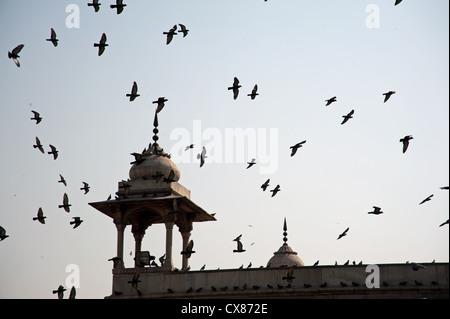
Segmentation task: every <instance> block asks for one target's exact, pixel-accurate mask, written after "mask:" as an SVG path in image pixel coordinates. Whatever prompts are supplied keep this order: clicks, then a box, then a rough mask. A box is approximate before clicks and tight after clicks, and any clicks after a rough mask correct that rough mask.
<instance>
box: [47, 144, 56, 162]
mask: <svg viewBox="0 0 450 319" xmlns="http://www.w3.org/2000/svg"><path fill="white" fill-rule="evenodd" d="M49 146H50V148H51V151H50V152H47V154H52V155H53V159H54V160H56V159H57V158H58V150H57V149H56V147H54V146H53V145H51V144H50V145H49Z"/></svg>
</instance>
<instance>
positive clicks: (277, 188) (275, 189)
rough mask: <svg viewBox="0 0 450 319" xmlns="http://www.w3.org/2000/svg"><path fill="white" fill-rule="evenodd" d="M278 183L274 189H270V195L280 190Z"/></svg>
mask: <svg viewBox="0 0 450 319" xmlns="http://www.w3.org/2000/svg"><path fill="white" fill-rule="evenodd" d="M280 191H281V189H280V185H277V186H276V187H275V188H274V189H272V190H271V192H272V197H274V196H275V195H276V194H277V193H278V192H280Z"/></svg>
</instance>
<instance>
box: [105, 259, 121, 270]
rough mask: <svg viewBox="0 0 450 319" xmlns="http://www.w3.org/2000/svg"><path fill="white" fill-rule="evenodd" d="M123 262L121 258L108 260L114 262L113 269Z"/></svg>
mask: <svg viewBox="0 0 450 319" xmlns="http://www.w3.org/2000/svg"><path fill="white" fill-rule="evenodd" d="M121 260H122V258H120V257H113V258H110V259H108V261H112V262H113V268H116V267H117V266H118V265H119V262H120V261H121Z"/></svg>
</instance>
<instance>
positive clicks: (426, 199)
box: [419, 194, 434, 205]
mask: <svg viewBox="0 0 450 319" xmlns="http://www.w3.org/2000/svg"><path fill="white" fill-rule="evenodd" d="M433 196H434V194H431V195H430V196H428V197H427V198H425V199H424V200H423V201H421V202H420V203H419V205H422V204H423V203H426V202H428V201H430V200H431V197H433Z"/></svg>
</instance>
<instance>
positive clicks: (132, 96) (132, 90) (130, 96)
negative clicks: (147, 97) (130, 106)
mask: <svg viewBox="0 0 450 319" xmlns="http://www.w3.org/2000/svg"><path fill="white" fill-rule="evenodd" d="M137 91H138V87H137V84H136V82H133V87H132V88H131V93H130V94H127V95H126V96H127V97H129V98H130V102H132V101H134V99H135V98H137V97H138V96H140V94H137Z"/></svg>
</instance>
